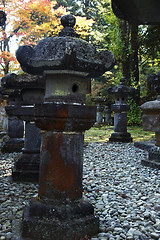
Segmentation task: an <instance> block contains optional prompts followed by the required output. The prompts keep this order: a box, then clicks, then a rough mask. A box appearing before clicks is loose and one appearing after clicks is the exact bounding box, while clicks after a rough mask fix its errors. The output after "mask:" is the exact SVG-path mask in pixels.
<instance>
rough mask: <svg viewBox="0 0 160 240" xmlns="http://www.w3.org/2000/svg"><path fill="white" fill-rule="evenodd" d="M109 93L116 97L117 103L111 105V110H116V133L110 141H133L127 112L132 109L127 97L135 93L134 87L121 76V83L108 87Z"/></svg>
mask: <svg viewBox="0 0 160 240" xmlns="http://www.w3.org/2000/svg"><path fill="white" fill-rule="evenodd" d="M108 93H109V94H112V95H113V96H114V97H115V103H114V104H112V105H111V110H112V111H114V133H112V134H111V137H110V138H109V141H110V142H132V137H131V136H130V133H128V132H127V112H128V111H129V109H130V107H129V105H128V104H127V99H128V96H129V95H131V94H132V93H133V88H130V87H127V86H126V85H125V79H124V78H121V80H120V85H119V86H116V87H111V88H108Z"/></svg>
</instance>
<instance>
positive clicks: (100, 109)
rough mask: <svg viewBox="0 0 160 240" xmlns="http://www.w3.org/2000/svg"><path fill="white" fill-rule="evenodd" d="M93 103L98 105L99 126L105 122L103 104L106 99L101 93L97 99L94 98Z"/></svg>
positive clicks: (97, 117)
mask: <svg viewBox="0 0 160 240" xmlns="http://www.w3.org/2000/svg"><path fill="white" fill-rule="evenodd" d="M92 101H93V102H95V103H96V105H97V114H96V124H97V125H99V124H101V123H102V122H103V109H104V107H103V103H104V101H105V99H104V98H103V97H102V96H101V95H100V93H99V94H98V96H97V97H94V98H92Z"/></svg>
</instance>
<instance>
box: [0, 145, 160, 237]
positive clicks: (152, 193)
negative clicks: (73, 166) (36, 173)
mask: <svg viewBox="0 0 160 240" xmlns="http://www.w3.org/2000/svg"><path fill="white" fill-rule="evenodd" d="M16 156H17V154H16V153H13V154H1V155H0V159H1V162H0V178H1V180H0V204H1V205H0V239H1V240H2V239H13V235H12V222H13V221H15V220H16V219H17V220H19V219H21V217H22V212H23V207H24V206H25V205H26V202H28V200H29V199H30V198H31V197H32V196H34V195H36V194H37V185H36V184H31V183H14V182H12V180H11V167H12V165H13V163H14V158H15V157H16ZM146 156H147V154H146V152H145V151H143V150H140V149H137V148H135V147H134V145H133V143H129V144H125V143H119V144H118V143H114V144H113V143H90V144H88V145H87V146H86V147H85V148H84V172H83V184H84V198H87V199H89V200H90V201H91V202H92V204H93V205H94V207H95V215H98V216H99V218H100V233H99V234H98V235H97V236H95V237H92V238H91V239H92V240H119V239H129V240H132V239H133V240H152V239H158V240H160V175H159V171H158V170H156V169H150V168H147V167H144V166H142V165H141V160H142V159H144V158H146Z"/></svg>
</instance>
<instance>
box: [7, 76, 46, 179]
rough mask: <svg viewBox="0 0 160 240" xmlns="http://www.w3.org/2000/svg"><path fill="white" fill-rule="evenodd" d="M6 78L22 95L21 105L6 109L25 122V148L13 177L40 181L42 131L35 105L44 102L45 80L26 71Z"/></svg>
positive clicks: (9, 106)
mask: <svg viewBox="0 0 160 240" xmlns="http://www.w3.org/2000/svg"><path fill="white" fill-rule="evenodd" d="M5 78H7V79H9V82H10V87H12V85H14V87H15V88H17V89H19V91H20V97H21V102H20V104H19V105H15V104H13V105H8V106H6V108H5V109H6V111H7V113H8V114H10V115H13V114H15V115H16V116H17V117H18V118H19V119H21V121H24V122H25V139H24V148H23V149H22V155H20V156H19V157H18V159H17V160H16V162H15V166H14V167H13V169H12V178H13V180H15V181H38V179H39V165H40V145H41V132H40V129H39V128H38V127H37V126H36V125H35V122H34V107H33V105H34V104H35V103H41V102H43V98H44V82H43V79H42V78H40V77H37V76H32V75H30V74H26V73H21V74H19V75H16V74H9V76H8V75H6V77H5ZM8 85H9V83H8Z"/></svg>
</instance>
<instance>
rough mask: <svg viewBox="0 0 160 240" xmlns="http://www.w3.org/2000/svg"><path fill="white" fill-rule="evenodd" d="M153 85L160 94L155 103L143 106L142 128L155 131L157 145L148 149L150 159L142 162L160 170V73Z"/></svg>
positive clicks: (151, 102) (147, 103)
mask: <svg viewBox="0 0 160 240" xmlns="http://www.w3.org/2000/svg"><path fill="white" fill-rule="evenodd" d="M152 84H153V85H155V89H156V91H157V92H158V97H157V99H156V100H155V101H149V102H146V103H144V104H143V105H142V106H141V109H142V111H143V115H142V126H143V130H145V131H154V132H155V137H156V143H155V145H154V146H151V147H150V148H149V149H148V159H145V160H143V161H142V164H143V165H145V166H149V167H153V168H158V169H160V95H159V94H160V72H158V75H157V77H156V78H155V79H153V81H152Z"/></svg>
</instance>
